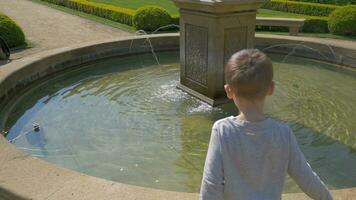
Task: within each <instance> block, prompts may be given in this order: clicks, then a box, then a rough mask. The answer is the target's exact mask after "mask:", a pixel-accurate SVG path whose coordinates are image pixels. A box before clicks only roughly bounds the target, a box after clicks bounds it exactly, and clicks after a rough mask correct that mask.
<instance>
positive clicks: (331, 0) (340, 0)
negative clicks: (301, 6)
mask: <svg viewBox="0 0 356 200" xmlns="http://www.w3.org/2000/svg"><path fill="white" fill-rule="evenodd" d="M293 1H302V2H310V3H321V4H332V5H349V4H356V0H293Z"/></svg>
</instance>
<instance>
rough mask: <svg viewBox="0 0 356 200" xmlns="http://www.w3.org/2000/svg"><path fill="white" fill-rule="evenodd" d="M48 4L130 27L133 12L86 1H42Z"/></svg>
mask: <svg viewBox="0 0 356 200" xmlns="http://www.w3.org/2000/svg"><path fill="white" fill-rule="evenodd" d="M42 1H47V2H49V3H53V4H57V5H61V6H65V7H68V8H71V9H74V10H77V11H81V12H85V13H88V14H92V15H96V16H99V17H103V18H106V19H110V20H113V21H116V22H119V23H122V24H127V25H130V26H131V25H132V17H133V15H134V13H135V11H134V10H131V9H127V8H121V7H118V6H113V5H109V4H103V3H95V2H91V1H88V0H42Z"/></svg>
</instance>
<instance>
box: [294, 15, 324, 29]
mask: <svg viewBox="0 0 356 200" xmlns="http://www.w3.org/2000/svg"><path fill="white" fill-rule="evenodd" d="M301 31H302V32H305V33H328V32H329V28H328V18H327V17H312V16H311V17H307V18H306V19H305V22H304V25H303V27H302V30H301Z"/></svg>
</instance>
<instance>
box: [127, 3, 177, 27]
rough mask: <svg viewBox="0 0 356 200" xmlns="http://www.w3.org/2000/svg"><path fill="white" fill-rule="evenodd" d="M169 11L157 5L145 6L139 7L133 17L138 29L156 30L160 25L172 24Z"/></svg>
mask: <svg viewBox="0 0 356 200" xmlns="http://www.w3.org/2000/svg"><path fill="white" fill-rule="evenodd" d="M171 22H172V18H171V16H170V15H169V13H168V12H167V11H166V10H165V9H163V8H161V7H157V6H143V7H141V8H139V9H137V11H136V13H135V15H134V17H133V25H134V27H135V28H136V29H138V30H145V31H154V30H156V29H158V28H159V27H162V26H165V25H168V24H171Z"/></svg>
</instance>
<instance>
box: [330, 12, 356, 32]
mask: <svg viewBox="0 0 356 200" xmlns="http://www.w3.org/2000/svg"><path fill="white" fill-rule="evenodd" d="M328 24H329V30H330V32H331V33H332V34H335V35H350V36H356V6H345V7H342V8H339V9H337V10H335V11H334V12H332V13H331V15H330V17H329V23H328Z"/></svg>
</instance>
